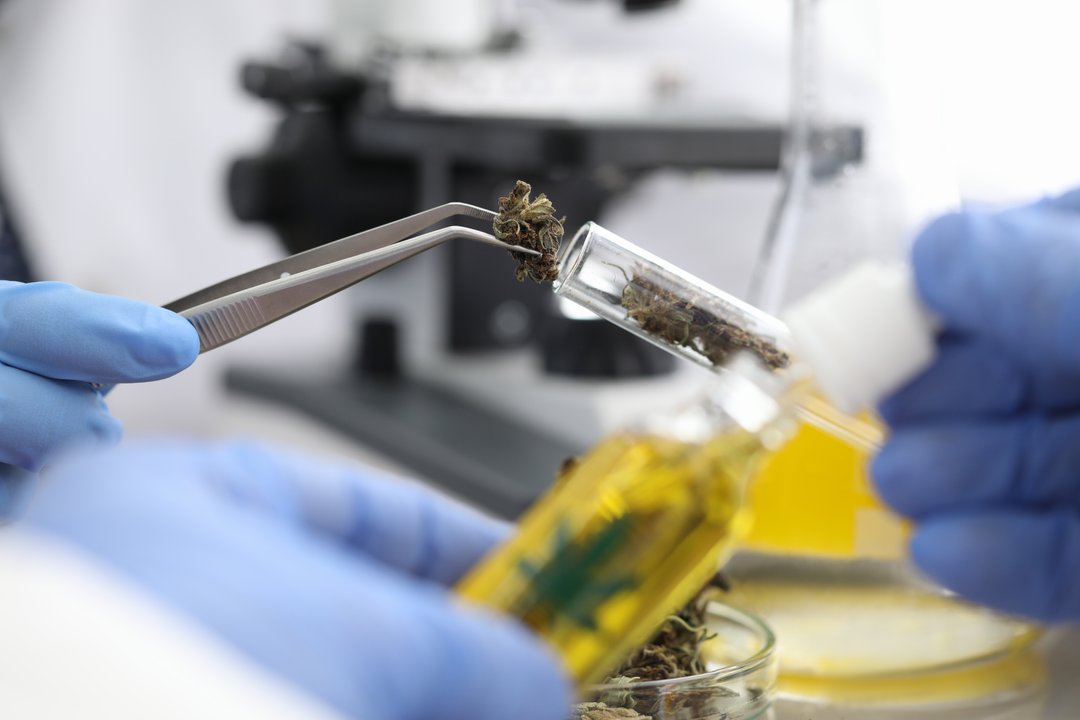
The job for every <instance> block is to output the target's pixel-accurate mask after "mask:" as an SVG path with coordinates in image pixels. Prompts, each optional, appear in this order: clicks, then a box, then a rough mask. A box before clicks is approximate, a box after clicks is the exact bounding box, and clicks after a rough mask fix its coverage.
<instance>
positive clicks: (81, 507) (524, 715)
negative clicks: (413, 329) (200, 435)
mask: <svg viewBox="0 0 1080 720" xmlns="http://www.w3.org/2000/svg"><path fill="white" fill-rule="evenodd" d="M43 480H44V482H42V483H40V485H39V487H38V488H37V490H36V492H35V495H34V497H33V498H32V499H31V501H30V502H29V503H28V505H27V509H26V518H25V524H26V526H27V527H28V528H29V529H30V530H32V531H35V532H37V533H39V534H43V535H44V536H45V537H46V538H49V539H53V540H59V541H61V542H63V543H66V544H69V545H70V546H72V547H74V548H77V549H78V550H80V551H82V552H84V553H88V554H89V555H91V556H92V557H94V558H96V559H98V560H100V561H102V562H104V563H105V564H106V565H107V566H109V567H111V568H113V569H115V570H117V571H119V572H120V573H122V574H123V575H124V576H126V577H127V578H128V579H130V580H132V581H134V582H135V583H136V584H137V586H139V587H141V588H143V589H144V590H146V591H147V592H148V593H149V594H150V596H151V597H154V598H156V599H158V600H159V601H161V602H163V603H164V604H165V605H166V606H168V607H171V608H173V609H174V610H176V611H179V612H180V613H183V614H184V615H186V616H188V617H189V618H192V619H194V620H195V621H197V622H198V623H200V624H201V625H202V626H204V627H205V628H207V629H209V630H210V631H212V632H213V634H214V635H216V636H217V637H219V638H221V639H223V640H225V641H226V642H227V643H229V644H231V645H232V646H233V647H235V648H236V649H237V650H239V651H240V652H241V653H243V654H245V655H246V656H247V657H248V658H249V659H250V660H252V661H253V662H255V663H258V664H259V665H261V666H262V667H263V668H265V669H266V670H269V671H270V672H271V673H274V674H276V675H277V676H278V677H279V678H281V679H283V680H284V681H286V682H288V683H291V684H292V686H293V687H295V688H299V689H301V690H303V691H306V692H307V693H309V694H310V695H312V696H314V697H316V698H318V699H320V700H322V701H324V702H325V703H327V704H328V705H330V706H332V707H333V708H336V709H337V710H338V711H340V712H342V713H344V714H345V715H347V716H349V717H359V718H380V719H381V720H421V719H424V720H426V719H427V718H435V717H438V718H446V719H447V720H452V719H454V718H460V720H487V719H490V720H503V719H504V718H507V717H514V718H519V719H520V720H562V718H563V717H565V715H566V713H567V711H568V708H569V701H570V700H569V689H568V686H567V683H566V681H565V679H564V677H563V672H562V670H561V669H560V667H559V664H558V662H557V660H556V659H555V658H554V656H553V655H552V654H551V652H550V651H549V650H548V649H546V648H545V647H544V646H543V645H542V644H541V643H540V641H539V640H538V639H536V638H535V637H533V636H532V635H530V634H529V633H528V632H527V631H526V630H525V628H524V627H522V626H519V625H517V624H516V623H515V622H514V621H512V620H510V619H508V618H505V617H499V616H496V615H495V614H489V613H486V612H483V611H480V610H477V609H469V608H467V607H466V606H465V605H464V604H462V603H461V602H460V600H458V599H457V598H455V597H454V596H453V595H452V593H451V592H450V591H449V590H448V589H447V588H446V587H445V585H446V584H447V583H451V582H453V581H455V580H456V579H457V578H458V577H459V576H460V575H461V574H462V573H464V571H465V570H466V569H467V568H468V567H469V566H470V565H472V564H473V563H474V562H476V560H477V559H478V558H479V557H480V555H481V554H483V553H484V552H486V551H487V550H488V548H489V547H490V546H491V545H492V544H493V543H495V542H496V541H497V540H498V539H499V538H501V537H502V536H503V535H504V534H505V533H506V532H507V528H506V527H505V526H503V525H502V524H500V523H498V522H496V521H494V520H490V519H488V518H485V517H484V516H481V515H480V514H478V513H476V512H474V511H472V510H469V509H468V508H465V507H464V506H460V505H456V504H453V503H450V502H448V501H446V500H444V499H442V498H439V497H438V496H437V495H435V494H434V493H432V492H430V491H428V490H426V489H424V488H421V487H420V486H417V485H412V484H407V483H406V482H405V481H402V480H396V479H390V478H380V477H376V476H374V475H373V474H372V473H371V472H369V471H362V470H359V469H357V468H353V467H350V466H347V465H344V464H335V463H330V462H326V461H321V460H317V459H315V458H308V457H303V456H299V455H294V454H287V453H283V452H276V451H271V450H269V449H266V448H261V447H258V446H255V445H250V444H226V445H202V444H193V443H179V442H170V443H157V444H146V445H144V444H132V445H129V446H127V447H123V448H119V449H114V450H111V451H104V452H97V453H92V454H90V455H88V456H86V457H82V458H79V459H73V460H70V461H65V462H62V463H59V464H58V465H57V466H55V467H52V468H50V469H49V470H48V472H47V473H46V474H45V476H44V477H43Z"/></svg>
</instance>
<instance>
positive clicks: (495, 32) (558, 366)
mask: <svg viewBox="0 0 1080 720" xmlns="http://www.w3.org/2000/svg"><path fill="white" fill-rule="evenodd" d="M549 1H550V2H554V1H555V0H549ZM561 1H562V2H566V3H570V4H581V5H584V4H588V3H594V4H603V3H608V4H610V3H611V2H612V0H561ZM677 4H678V3H676V2H671V1H667V2H665V1H657V0H622V2H620V3H618V5H619V8H618V11H619V12H624V13H634V14H639V15H640V14H647V13H657V14H663V13H665V12H668V10H667V9H665V6H672V5H675V6H677ZM611 9H612V8H609V10H611ZM335 13H336V16H337V17H336V22H335V24H334V27H335V30H334V31H333V34H332V36H331V37H329V38H326V39H325V41H323V42H320V43H318V44H316V43H297V44H294V45H293V46H292V47H291V48H290V49H289V51H288V52H287V53H286V55H285V57H284V58H283V59H282V60H281V61H280V62H276V63H267V62H250V63H248V64H246V65H245V66H244V67H243V68H242V69H241V82H242V84H243V87H244V89H245V90H246V91H247V92H248V93H249V94H251V95H252V96H254V97H255V98H258V99H259V100H261V101H263V102H266V103H269V104H271V105H273V106H274V107H275V108H276V109H277V111H278V113H279V114H280V121H279V122H278V125H277V128H276V131H275V133H274V136H273V137H272V138H271V139H270V141H269V143H268V145H267V146H266V147H265V148H264V149H263V150H262V151H260V152H258V153H256V154H251V155H248V156H245V157H239V158H237V159H236V160H235V161H234V162H233V163H232V165H231V167H230V169H229V173H228V187H227V189H228V195H229V201H230V205H231V207H232V210H233V212H234V214H235V215H236V216H237V217H238V218H239V219H240V220H242V221H245V222H251V223H261V224H264V225H267V226H269V227H271V228H272V229H273V230H274V232H275V233H276V235H277V236H278V237H279V238H280V240H281V242H282V243H283V245H284V246H285V248H286V249H287V250H288V251H289V252H292V253H295V252H301V251H303V250H306V249H309V248H311V247H315V246H317V245H320V244H323V243H326V242H329V241H332V240H335V239H337V238H339V237H342V236H345V235H349V234H351V233H354V232H357V231H360V230H364V229H367V228H370V227H374V226H377V225H380V224H383V223H385V222H389V221H391V220H394V219H397V218H400V217H403V216H406V215H409V214H412V213H414V212H417V211H419V210H422V209H425V208H428V207H433V206H436V205H439V204H442V203H445V202H450V201H462V202H468V203H472V204H476V205H481V206H484V207H495V205H496V201H497V199H498V197H499V195H501V194H506V193H507V192H508V191H509V189H510V188H512V187H513V185H514V181H515V180H517V179H519V178H520V179H524V180H526V181H528V182H530V183H531V184H532V185H533V187H534V189H535V192H544V193H546V194H547V195H548V197H550V198H552V200H553V201H554V203H555V206H556V209H557V210H558V212H559V214H560V215H565V216H566V227H567V231H568V232H569V233H572V232H574V230H575V229H576V228H577V227H580V226H581V225H583V224H584V223H585V222H587V221H589V220H592V219H595V218H598V217H600V216H601V213H602V212H603V210H604V208H605V207H606V206H607V205H608V204H609V203H610V202H611V201H612V200H613V199H614V198H617V197H619V196H620V195H622V194H623V193H625V192H627V191H628V190H629V189H631V188H632V187H633V185H634V183H635V182H636V181H637V180H638V179H639V178H641V177H643V176H644V175H646V174H647V173H650V172H652V171H655V170H657V169H660V168H665V169H678V170H685V171H694V170H699V169H724V170H747V171H764V172H769V171H776V170H778V168H779V167H780V162H781V155H782V150H783V147H784V142H785V128H784V125H783V123H782V122H780V121H772V122H767V121H762V120H760V119H751V118H745V117H741V116H739V115H736V114H731V113H728V114H724V113H703V114H693V113H687V114H678V113H671V112H665V111H664V108H665V105H666V102H665V101H666V98H667V97H668V96H669V95H670V94H671V93H673V92H676V91H677V84H678V79H677V78H673V77H671V75H670V74H669V73H668V72H667V71H666V70H665V69H664V68H662V67H657V66H653V65H650V64H649V63H648V62H647V61H644V60H642V61H635V60H634V59H633V58H627V57H619V58H605V57H604V56H603V55H602V54H596V53H592V54H588V55H584V54H583V55H580V56H578V55H575V54H573V53H536V52H532V51H531V46H530V36H529V32H530V28H529V27H524V26H522V25H521V22H520V15H517V14H516V13H515V12H514V8H513V7H512V6H508V4H507V3H505V2H498V1H497V0H462V1H460V2H454V3H446V2H443V1H442V0H393V1H391V0H384V1H379V0H336V3H335ZM815 145H816V147H818V148H819V149H820V155H821V156H822V157H823V158H825V160H827V162H829V163H831V165H833V166H835V167H836V168H838V169H839V168H843V167H845V166H848V165H851V164H853V163H857V162H859V160H860V158H861V154H862V136H861V132H860V130H859V129H858V128H855V127H849V126H848V127H833V128H828V129H827V130H822V131H819V132H818V135H817V136H816V137H815ZM429 255H430V257H424V258H419V259H417V260H416V261H411V262H410V263H406V264H405V265H403V266H401V267H400V268H396V269H394V270H393V271H391V272H388V273H385V274H384V277H379V278H373V279H372V280H369V281H365V283H362V284H361V285H359V286H357V287H356V288H354V290H352V291H350V292H352V293H354V294H355V295H356V298H357V299H356V301H355V304H356V306H357V315H358V320H357V327H356V333H357V342H356V347H357V350H356V354H355V362H354V363H353V365H352V368H351V369H350V371H349V372H348V373H343V374H342V375H341V376H340V377H336V378H332V379H327V378H321V379H319V380H298V379H296V378H295V377H288V376H285V375H276V374H274V373H270V372H268V371H266V370H255V369H252V368H234V369H233V370H232V371H230V373H229V375H228V378H227V383H228V386H229V388H230V390H231V391H235V392H239V393H245V394H249V395H253V396H256V397H258V398H260V399H262V400H267V401H271V402H275V403H281V404H283V405H285V406H287V407H289V408H292V409H294V410H297V411H299V412H301V413H304V414H306V415H308V416H310V417H311V418H313V419H315V420H316V421H318V422H321V423H325V424H327V425H329V426H330V427H332V428H334V429H336V430H338V431H341V432H344V433H345V434H347V435H348V436H350V437H352V438H354V439H355V440H356V441H357V442H359V443H362V444H364V445H366V446H368V447H370V448H372V449H374V450H375V451H377V452H379V453H382V454H384V455H386V456H388V457H389V458H391V459H392V460H394V461H395V462H396V463H397V464H399V465H402V466H404V467H407V468H409V469H410V470H412V471H414V472H415V473H416V474H417V475H419V476H420V477H422V478H425V479H427V480H429V481H431V482H433V483H434V484H436V485H439V486H442V487H443V488H445V489H447V490H448V491H450V492H452V493H455V494H457V495H460V496H462V497H464V498H465V499H467V500H469V501H471V502H474V503H476V504H478V505H480V506H481V507H484V508H486V509H488V510H489V511H492V512H494V513H496V514H499V515H502V516H504V517H508V518H512V517H516V516H517V514H518V513H520V512H521V511H522V510H523V509H524V508H526V507H527V506H528V505H529V504H531V502H532V500H533V499H534V498H535V497H537V496H538V495H539V494H541V493H542V492H543V491H544V490H545V489H546V488H547V487H548V486H549V485H550V484H551V482H552V481H553V480H554V477H555V475H556V472H557V470H558V468H559V466H560V464H561V463H562V462H563V461H564V460H565V459H567V458H569V457H572V456H574V455H576V454H578V453H580V452H581V451H583V450H584V449H585V448H586V447H588V446H589V445H591V444H592V443H593V442H594V441H595V440H596V439H598V438H599V436H600V435H602V434H604V433H606V432H609V431H610V430H611V429H613V428H612V427H610V425H612V424H613V423H619V424H621V423H622V422H625V421H626V419H628V418H630V417H633V415H634V414H636V413H639V412H640V411H641V410H640V406H641V403H642V402H647V399H648V398H649V397H652V398H654V399H655V401H656V404H657V405H659V404H664V403H669V402H670V400H671V397H672V394H673V393H674V392H678V391H679V389H680V388H683V387H684V386H686V387H689V386H693V387H694V388H696V387H697V382H696V380H687V379H686V378H685V372H684V371H685V370H686V369H685V368H677V367H676V362H677V361H676V360H675V359H674V358H672V357H670V356H669V355H667V354H665V353H663V352H662V351H660V350H658V349H656V348H654V347H652V346H651V345H648V344H645V343H643V342H641V341H640V340H637V339H636V338H633V337H632V336H630V335H628V334H626V333H624V332H623V331H621V330H620V329H618V328H617V327H615V326H613V325H610V324H608V323H605V322H602V321H598V320H596V319H595V318H590V317H588V316H587V314H583V313H581V312H575V311H574V309H572V308H566V307H563V306H560V305H559V304H557V303H556V302H555V297H554V296H553V294H552V292H551V290H550V288H549V287H542V286H538V285H531V284H522V283H519V282H517V281H516V280H515V278H514V277H513V272H512V267H513V266H512V262H511V261H510V259H509V258H507V257H503V256H501V255H500V254H499V253H493V252H491V250H490V249H488V248H477V247H471V246H470V245H469V244H466V243H460V244H453V243H451V244H450V245H449V246H448V247H446V248H442V249H440V250H438V251H435V252H433V253H430V254H429ZM388 299H392V302H390V303H389V305H388ZM403 306H404V307H405V308H406V310H402V307H403ZM388 308H391V309H388ZM601 406H603V408H604V409H603V410H601V411H598V410H597V408H598V407H601Z"/></svg>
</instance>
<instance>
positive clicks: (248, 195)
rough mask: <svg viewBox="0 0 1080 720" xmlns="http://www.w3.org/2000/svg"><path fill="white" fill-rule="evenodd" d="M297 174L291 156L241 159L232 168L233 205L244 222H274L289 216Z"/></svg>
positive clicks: (229, 183)
mask: <svg viewBox="0 0 1080 720" xmlns="http://www.w3.org/2000/svg"><path fill="white" fill-rule="evenodd" d="M292 175H293V173H292V170H291V163H290V162H289V160H288V159H287V158H284V157H276V156H274V155H271V154H267V155H260V156H254V157H244V158H238V159H237V160H235V161H233V163H232V165H231V166H230V167H229V174H228V180H227V183H228V193H229V204H230V205H231V207H232V211H233V213H234V214H235V215H236V218H237V219H238V220H240V221H242V222H257V223H265V224H273V223H277V222H281V221H284V220H286V219H288V215H289V205H290V201H291V198H292V196H293V193H292V192H291V190H290V178H291V177H292Z"/></svg>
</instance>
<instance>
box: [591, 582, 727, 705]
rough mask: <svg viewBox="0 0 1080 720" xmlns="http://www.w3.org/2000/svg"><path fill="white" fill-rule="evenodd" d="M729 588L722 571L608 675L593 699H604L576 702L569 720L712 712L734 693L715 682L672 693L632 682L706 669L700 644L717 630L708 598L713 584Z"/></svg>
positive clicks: (675, 676)
mask: <svg viewBox="0 0 1080 720" xmlns="http://www.w3.org/2000/svg"><path fill="white" fill-rule="evenodd" d="M729 587H730V586H729V585H728V582H727V579H726V577H725V576H724V575H723V574H722V573H717V574H716V575H715V576H714V577H713V578H711V579H710V580H709V582H708V583H707V584H706V586H705V587H704V588H702V590H701V592H699V593H698V595H697V596H696V597H695V598H694V599H693V600H691V601H690V602H689V603H687V605H686V607H684V608H683V609H682V610H681V611H680V612H679V613H678V614H677V615H672V616H670V617H669V618H668V619H667V621H666V622H665V623H664V624H663V625H662V626H661V627H660V630H659V631H657V633H656V635H654V636H653V637H652V638H651V639H650V640H649V642H648V643H647V644H645V645H643V646H641V647H640V648H638V649H637V650H635V651H634V653H633V654H632V655H631V656H630V657H629V658H627V660H626V662H624V663H623V665H622V667H621V668H619V670H618V671H616V673H615V675H614V677H610V678H608V679H606V680H604V683H603V684H604V685H606V686H608V687H607V688H606V689H605V690H604V691H603V692H602V693H600V694H598V695H597V696H596V698H595V699H596V700H599V701H600V702H588V703H578V704H577V705H575V706H574V711H573V713H572V714H571V720H616V719H618V720H623V719H626V720H651V718H653V717H657V716H659V717H682V716H683V715H681V714H680V712H682V711H690V715H688V717H691V716H692V717H699V716H700V717H705V716H706V715H708V716H709V717H712V714H710V713H709V712H707V710H708V708H710V707H711V706H712V703H714V702H716V701H717V699H718V697H720V698H722V697H731V696H734V695H735V694H734V693H731V692H730V691H725V690H723V689H722V688H716V687H708V688H700V689H698V690H694V689H689V688H684V689H683V690H682V691H680V692H679V693H676V694H674V695H671V696H668V695H665V694H664V693H663V692H662V691H661V690H657V689H644V688H637V689H635V688H634V684H635V683H637V682H640V681H650V680H672V679H675V678H681V677H689V676H691V675H700V674H702V673H704V672H707V668H706V667H705V664H704V662H703V660H702V658H701V651H702V645H703V644H704V643H705V642H707V641H709V640H711V639H712V638H714V637H716V634H715V633H713V632H710V631H709V629H708V627H707V623H706V617H705V606H706V599H707V596H708V594H709V593H711V592H713V590H714V589H720V590H722V591H724V592H727V590H728V589H729ZM646 713H647V714H646Z"/></svg>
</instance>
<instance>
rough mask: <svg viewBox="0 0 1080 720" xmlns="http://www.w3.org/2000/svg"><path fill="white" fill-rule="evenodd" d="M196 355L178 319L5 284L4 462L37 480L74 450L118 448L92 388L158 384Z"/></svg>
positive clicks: (68, 292) (76, 294)
mask: <svg viewBox="0 0 1080 720" xmlns="http://www.w3.org/2000/svg"><path fill="white" fill-rule="evenodd" d="M198 353H199V338H198V335H197V334H196V333H195V330H194V328H192V327H191V325H190V324H189V323H188V322H187V321H186V320H184V319H183V318H181V317H180V316H178V315H176V314H175V313H172V312H169V311H168V310H164V309H162V308H159V307H155V306H153V305H147V304H144V303H141V302H137V301H134V300H128V299H125V298H119V297H113V296H109V295H99V294H97V293H92V292H87V291H85V290H80V289H78V288H74V287H72V286H70V285H66V284H64V283H56V282H37V283H27V284H24V283H18V282H7V281H3V282H0V462H2V463H7V464H10V465H16V466H18V467H21V468H24V469H26V470H38V469H40V468H41V467H42V466H43V465H45V464H46V463H47V462H49V461H50V460H51V459H52V458H54V457H55V456H56V455H57V453H58V452H60V451H61V450H63V449H65V448H67V447H70V446H72V445H77V444H84V443H95V442H106V443H112V442H115V441H116V440H117V439H118V438H119V436H120V423H119V422H118V421H117V420H116V419H115V418H113V417H112V416H111V415H110V414H109V411H108V408H107V407H106V405H105V401H104V399H103V398H102V393H101V392H100V391H98V390H96V389H95V387H94V384H98V385H111V384H115V383H127V382H143V381H148V380H159V379H161V378H164V377H168V376H170V375H173V374H175V373H177V372H180V371H181V370H183V369H184V368H186V367H187V366H188V365H190V364H191V363H192V362H194V360H195V358H196V357H197V356H198Z"/></svg>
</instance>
